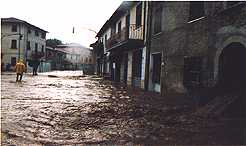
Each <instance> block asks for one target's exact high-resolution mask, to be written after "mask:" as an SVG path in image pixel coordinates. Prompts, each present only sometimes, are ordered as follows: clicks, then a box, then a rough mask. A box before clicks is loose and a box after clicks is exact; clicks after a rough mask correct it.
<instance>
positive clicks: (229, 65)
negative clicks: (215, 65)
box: [218, 42, 246, 92]
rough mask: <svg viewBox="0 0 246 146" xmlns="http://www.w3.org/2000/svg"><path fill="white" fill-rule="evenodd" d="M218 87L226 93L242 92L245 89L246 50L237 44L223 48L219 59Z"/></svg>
mask: <svg viewBox="0 0 246 146" xmlns="http://www.w3.org/2000/svg"><path fill="white" fill-rule="evenodd" d="M218 71H219V72H218V85H219V87H222V88H223V89H225V91H226V92H238V91H244V90H245V87H246V48H245V47H244V46H243V45H242V44H241V43H238V42H233V43H231V44H229V45H228V46H227V47H225V48H224V49H223V51H222V53H221V55H220V57H219V70H218Z"/></svg>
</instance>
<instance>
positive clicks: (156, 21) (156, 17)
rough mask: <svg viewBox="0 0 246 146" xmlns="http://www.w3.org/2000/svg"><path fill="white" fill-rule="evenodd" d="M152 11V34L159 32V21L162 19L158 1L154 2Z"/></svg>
mask: <svg viewBox="0 0 246 146" xmlns="http://www.w3.org/2000/svg"><path fill="white" fill-rule="evenodd" d="M154 6H155V11H154V34H156V33H159V32H161V21H162V5H161V3H159V2H155V5H154Z"/></svg>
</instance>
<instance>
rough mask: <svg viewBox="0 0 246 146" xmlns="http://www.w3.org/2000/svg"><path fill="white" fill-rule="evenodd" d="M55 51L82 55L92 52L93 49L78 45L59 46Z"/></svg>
mask: <svg viewBox="0 0 246 146" xmlns="http://www.w3.org/2000/svg"><path fill="white" fill-rule="evenodd" d="M55 50H59V51H62V52H65V53H68V54H81V53H82V52H84V51H92V50H91V49H89V48H87V47H85V46H82V45H80V44H76V43H71V44H64V45H58V46H57V47H56V48H55Z"/></svg>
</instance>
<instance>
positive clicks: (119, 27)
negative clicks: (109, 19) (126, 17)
mask: <svg viewBox="0 0 246 146" xmlns="http://www.w3.org/2000/svg"><path fill="white" fill-rule="evenodd" d="M120 31H121V21H120V22H119V23H118V33H120Z"/></svg>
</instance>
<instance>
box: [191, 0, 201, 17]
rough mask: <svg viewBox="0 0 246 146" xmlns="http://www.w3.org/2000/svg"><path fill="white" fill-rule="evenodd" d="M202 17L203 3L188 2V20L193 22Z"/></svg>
mask: <svg viewBox="0 0 246 146" xmlns="http://www.w3.org/2000/svg"><path fill="white" fill-rule="evenodd" d="M202 16H204V2H202V1H192V2H190V17H189V20H190V21H191V20H194V19H197V18H200V17H202Z"/></svg>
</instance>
